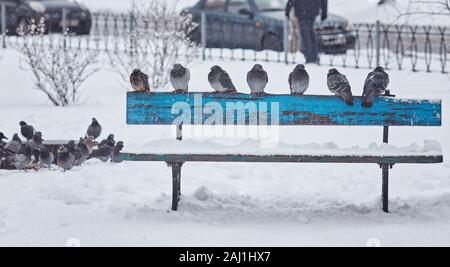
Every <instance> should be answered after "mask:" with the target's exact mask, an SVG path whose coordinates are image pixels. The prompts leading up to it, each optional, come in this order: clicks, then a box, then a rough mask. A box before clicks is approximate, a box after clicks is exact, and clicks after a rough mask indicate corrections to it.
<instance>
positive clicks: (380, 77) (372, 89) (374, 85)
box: [362, 67, 389, 108]
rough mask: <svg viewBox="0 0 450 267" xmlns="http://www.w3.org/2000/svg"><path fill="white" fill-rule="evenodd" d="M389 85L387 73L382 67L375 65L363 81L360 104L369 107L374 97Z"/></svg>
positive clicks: (382, 92)
mask: <svg viewBox="0 0 450 267" xmlns="http://www.w3.org/2000/svg"><path fill="white" fill-rule="evenodd" d="M388 85H389V75H388V74H387V73H386V72H385V71H384V68H383V67H377V68H375V70H374V71H372V72H371V73H369V75H368V76H367V79H366V82H365V83H364V92H363V95H362V106H363V107H366V108H370V107H372V105H373V102H374V97H375V96H379V95H382V94H384V92H385V91H386V89H387V87H388Z"/></svg>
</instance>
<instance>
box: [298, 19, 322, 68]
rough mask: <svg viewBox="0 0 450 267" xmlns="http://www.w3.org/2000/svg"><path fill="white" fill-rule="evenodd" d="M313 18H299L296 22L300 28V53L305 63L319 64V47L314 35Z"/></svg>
mask: <svg viewBox="0 0 450 267" xmlns="http://www.w3.org/2000/svg"><path fill="white" fill-rule="evenodd" d="M315 20H316V19H315V18H301V19H299V20H298V23H299V26H300V36H301V40H302V44H301V45H300V46H301V48H302V50H303V51H302V53H303V54H304V55H305V58H306V63H318V62H319V46H318V44H317V39H316V34H315V33H314V22H315Z"/></svg>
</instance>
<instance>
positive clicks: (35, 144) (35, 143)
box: [26, 132, 44, 163]
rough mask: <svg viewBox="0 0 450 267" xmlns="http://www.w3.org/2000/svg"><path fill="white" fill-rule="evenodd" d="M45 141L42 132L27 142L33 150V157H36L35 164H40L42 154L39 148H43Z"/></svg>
mask: <svg viewBox="0 0 450 267" xmlns="http://www.w3.org/2000/svg"><path fill="white" fill-rule="evenodd" d="M43 141H44V140H43V139H42V133H41V132H35V133H34V135H33V138H32V139H31V140H28V141H27V142H26V144H27V145H28V146H30V147H31V150H32V153H33V156H34V162H33V163H38V162H39V154H40V153H39V151H38V148H39V147H40V146H42V142H43Z"/></svg>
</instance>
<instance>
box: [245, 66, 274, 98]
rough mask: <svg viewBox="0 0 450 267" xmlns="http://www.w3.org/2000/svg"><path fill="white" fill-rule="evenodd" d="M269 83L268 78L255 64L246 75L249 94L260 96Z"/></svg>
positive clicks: (260, 67) (261, 68)
mask: <svg viewBox="0 0 450 267" xmlns="http://www.w3.org/2000/svg"><path fill="white" fill-rule="evenodd" d="M268 82H269V76H268V75H267V72H266V71H265V70H264V69H263V67H262V66H261V65H260V64H255V65H254V66H253V68H252V69H251V70H250V71H249V72H248V73H247V84H248V86H249V87H250V92H251V94H254V95H262V94H264V89H265V88H266V86H267V83H268Z"/></svg>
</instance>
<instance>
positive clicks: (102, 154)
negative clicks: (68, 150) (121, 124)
mask: <svg viewBox="0 0 450 267" xmlns="http://www.w3.org/2000/svg"><path fill="white" fill-rule="evenodd" d="M113 152H114V147H111V146H108V145H105V146H101V147H99V148H98V149H97V150H96V151H94V152H93V153H92V154H91V158H96V159H99V160H101V161H103V162H107V161H108V160H110V159H111V157H112V155H113Z"/></svg>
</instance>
